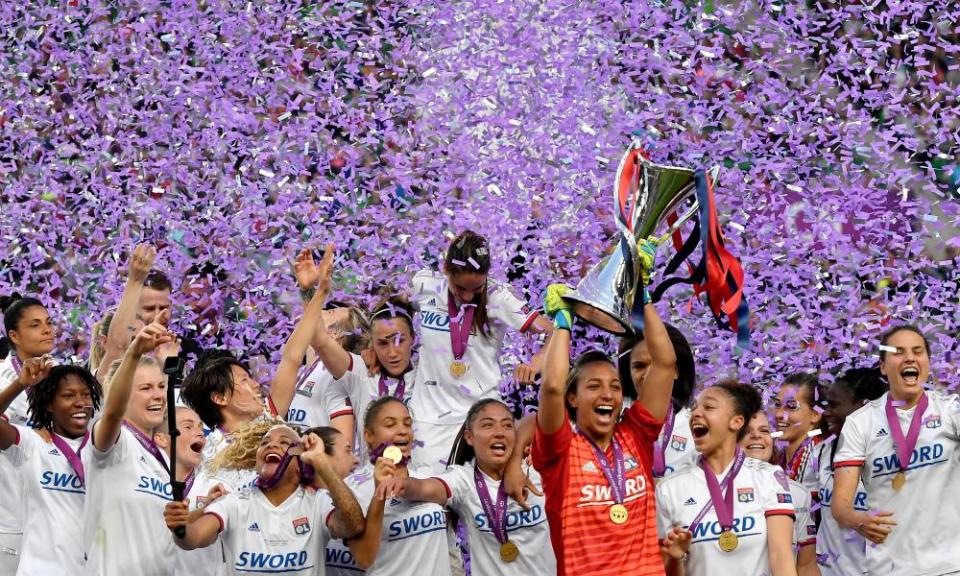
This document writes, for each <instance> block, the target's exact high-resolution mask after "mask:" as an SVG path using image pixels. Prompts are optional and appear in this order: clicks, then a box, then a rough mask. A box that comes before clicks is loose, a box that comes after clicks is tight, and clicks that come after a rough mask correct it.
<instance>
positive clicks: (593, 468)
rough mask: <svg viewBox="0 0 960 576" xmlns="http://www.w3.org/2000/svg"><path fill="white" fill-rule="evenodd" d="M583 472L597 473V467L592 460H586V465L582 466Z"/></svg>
mask: <svg viewBox="0 0 960 576" xmlns="http://www.w3.org/2000/svg"><path fill="white" fill-rule="evenodd" d="M583 471H584V472H593V473H596V472H599V470H597V465H596V464H594V463H593V460H588V461H587V463H586V464H584V465H583Z"/></svg>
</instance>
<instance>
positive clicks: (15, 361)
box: [10, 352, 23, 376]
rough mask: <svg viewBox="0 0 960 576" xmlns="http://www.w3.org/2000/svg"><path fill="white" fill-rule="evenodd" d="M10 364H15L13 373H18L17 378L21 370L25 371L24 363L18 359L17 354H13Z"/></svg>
mask: <svg viewBox="0 0 960 576" xmlns="http://www.w3.org/2000/svg"><path fill="white" fill-rule="evenodd" d="M10 363H11V364H13V371H14V372H16V373H17V376H19V375H20V370H22V369H23V362H21V361H20V358H18V357H17V353H16V352H11V354H10Z"/></svg>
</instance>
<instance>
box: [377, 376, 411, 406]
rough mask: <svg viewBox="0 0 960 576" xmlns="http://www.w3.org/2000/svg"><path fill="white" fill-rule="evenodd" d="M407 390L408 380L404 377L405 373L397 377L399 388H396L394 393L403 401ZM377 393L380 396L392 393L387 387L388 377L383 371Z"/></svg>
mask: <svg viewBox="0 0 960 576" xmlns="http://www.w3.org/2000/svg"><path fill="white" fill-rule="evenodd" d="M406 390H407V382H406V380H404V379H403V375H401V376H400V377H399V378H397V388H396V390H394V392H393V395H394V397H395V398H398V399H399V400H400V401H401V402H403V393H404V392H406ZM377 394H378V395H379V397H380V398H383V397H384V396H389V395H390V389H389V388H387V377H386V375H384V374H383V373H381V374H380V381H379V382H378V383H377Z"/></svg>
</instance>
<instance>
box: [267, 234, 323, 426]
mask: <svg viewBox="0 0 960 576" xmlns="http://www.w3.org/2000/svg"><path fill="white" fill-rule="evenodd" d="M304 255H306V257H307V258H309V259H310V262H311V263H312V262H313V256H312V255H311V254H310V251H309V250H303V251H302V252H300V255H299V256H297V264H298V265H299V264H300V263H301V261H302V260H303V259H304ZM332 269H333V244H328V245H327V250H326V252H325V253H324V255H323V261H322V262H321V263H320V268H319V270H320V279H321V280H320V286H319V287H318V289H317V290H316V291H315V292H314V294H313V297H312V298H310V302H308V303H307V306H306V308H305V309H304V311H303V316H301V317H300V321H299V322H297V326H296V327H295V328H294V330H293V333H292V334H290V338H289V339H287V343H286V344H284V346H283V356H282V358H281V359H280V365H279V366H277V371H276V373H275V374H274V376H273V381H272V382H271V384H270V399H271V400H273V405H274V407H276V409H277V413H278V414H281V415H282V414H286V413H287V410H288V409H289V408H290V404H291V403H292V402H293V396H294V394H296V392H297V372H298V371H299V369H300V366H301V365H302V364H303V357H304V355H305V354H306V353H307V348H308V347H309V346H310V340H311V339H312V338H313V334H314V330H315V329H316V328H317V326H319V325H322V324H323V304H324V302H325V301H326V299H327V295H328V294H329V293H330V276H331V274H332Z"/></svg>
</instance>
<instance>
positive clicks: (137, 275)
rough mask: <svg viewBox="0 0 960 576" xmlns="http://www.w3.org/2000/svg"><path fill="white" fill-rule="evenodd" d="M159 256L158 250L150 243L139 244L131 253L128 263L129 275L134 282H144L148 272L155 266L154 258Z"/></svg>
mask: <svg viewBox="0 0 960 576" xmlns="http://www.w3.org/2000/svg"><path fill="white" fill-rule="evenodd" d="M156 257H157V250H156V249H155V248H154V247H153V246H151V245H150V244H137V247H136V248H134V249H133V253H132V254H130V261H129V263H128V264H127V277H128V278H129V279H130V280H132V281H133V282H138V283H140V284H143V281H144V280H146V279H147V274H149V273H150V269H151V268H153V260H154V259H155V258H156Z"/></svg>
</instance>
